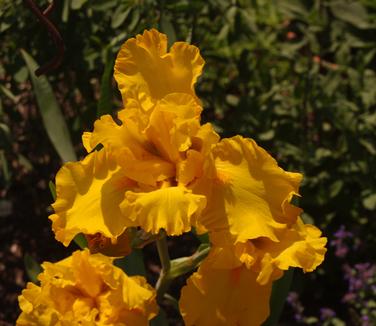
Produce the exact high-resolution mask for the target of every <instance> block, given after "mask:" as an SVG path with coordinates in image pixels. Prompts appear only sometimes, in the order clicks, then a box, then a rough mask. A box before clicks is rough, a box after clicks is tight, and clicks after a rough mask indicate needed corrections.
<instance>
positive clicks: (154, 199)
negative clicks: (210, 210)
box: [120, 187, 206, 235]
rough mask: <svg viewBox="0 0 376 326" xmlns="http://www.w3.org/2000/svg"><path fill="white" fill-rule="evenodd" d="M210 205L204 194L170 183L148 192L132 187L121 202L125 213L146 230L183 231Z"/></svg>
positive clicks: (188, 228)
mask: <svg viewBox="0 0 376 326" xmlns="http://www.w3.org/2000/svg"><path fill="white" fill-rule="evenodd" d="M205 205H206V199H205V197H204V196H201V195H195V194H192V193H191V192H190V191H189V190H187V189H185V188H183V187H168V188H163V189H158V190H155V191H151V192H147V193H136V192H132V191H128V192H126V194H125V199H124V201H123V202H122V203H121V205H120V206H121V210H122V212H123V214H124V215H126V216H128V218H130V219H132V221H133V222H134V223H135V225H137V226H141V227H142V228H143V229H144V230H145V231H146V232H151V233H154V234H156V233H158V231H159V230H160V229H164V230H165V231H166V232H167V234H168V235H180V234H182V233H183V232H188V231H189V230H190V229H191V220H192V218H194V217H195V216H196V215H198V214H200V213H201V211H202V210H203V208H204V207H205Z"/></svg>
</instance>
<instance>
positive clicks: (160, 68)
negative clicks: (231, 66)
mask: <svg viewBox="0 0 376 326" xmlns="http://www.w3.org/2000/svg"><path fill="white" fill-rule="evenodd" d="M203 65H204V60H203V59H202V57H201V56H200V52H199V49H198V48H196V47H195V46H193V45H189V44H187V43H185V42H177V43H175V44H174V45H173V46H172V47H171V50H170V52H167V37H166V35H164V34H162V33H159V32H158V31H157V30H155V29H152V30H150V31H147V30H146V31H145V32H144V33H143V34H142V35H137V36H136V38H131V39H129V40H127V41H126V42H125V43H124V44H123V46H122V47H121V49H120V52H119V54H118V56H117V59H116V62H115V73H114V76H115V79H116V81H117V83H118V86H119V89H120V92H121V94H122V97H123V101H124V103H127V102H128V101H130V100H131V99H134V98H136V99H138V98H139V96H138V94H140V93H146V94H148V95H149V96H150V97H151V98H152V99H154V100H160V99H162V98H163V97H164V96H166V95H167V94H169V93H186V94H190V95H192V96H193V97H194V98H195V99H196V100H197V102H199V100H198V99H197V97H196V95H195V92H194V88H193V87H194V84H195V82H196V80H197V78H198V76H199V75H200V74H201V71H202V67H203Z"/></svg>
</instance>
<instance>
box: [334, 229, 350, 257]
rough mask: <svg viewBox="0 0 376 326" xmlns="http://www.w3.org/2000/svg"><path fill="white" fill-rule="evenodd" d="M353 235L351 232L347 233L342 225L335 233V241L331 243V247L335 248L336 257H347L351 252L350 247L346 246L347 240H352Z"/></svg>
mask: <svg viewBox="0 0 376 326" xmlns="http://www.w3.org/2000/svg"><path fill="white" fill-rule="evenodd" d="M352 237H353V234H352V233H351V232H349V231H346V229H345V226H344V225H341V226H340V228H339V229H338V230H337V231H336V232H335V233H334V238H335V239H334V240H332V241H331V242H330V245H331V246H332V247H334V248H335V253H334V254H335V255H336V256H337V257H339V258H344V257H346V255H347V253H348V252H349V247H348V245H347V244H346V242H345V240H346V239H348V238H352Z"/></svg>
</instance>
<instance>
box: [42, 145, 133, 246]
mask: <svg viewBox="0 0 376 326" xmlns="http://www.w3.org/2000/svg"><path fill="white" fill-rule="evenodd" d="M133 186H134V182H133V181H131V180H129V179H128V178H127V177H126V176H125V175H124V174H123V173H122V172H121V170H120V167H119V166H118V165H117V164H116V161H115V159H114V158H113V157H111V155H109V154H107V153H106V151H105V149H102V150H100V151H95V152H93V153H91V154H89V155H88V156H87V157H86V158H85V159H84V160H83V161H80V162H75V163H67V164H65V165H64V166H63V167H62V168H61V169H60V170H59V172H58V173H57V175H56V193H57V199H56V201H55V203H53V204H52V207H53V208H54V211H55V214H52V215H50V217H49V218H50V219H51V220H52V229H53V231H54V232H55V236H56V239H57V240H59V241H61V242H62V243H63V244H64V245H66V246H67V245H69V243H70V241H71V240H72V239H73V237H74V236H75V235H76V234H78V233H80V232H82V233H85V234H96V233H101V234H102V235H103V236H105V237H107V238H110V239H112V240H113V241H116V238H117V237H118V236H119V235H120V234H122V233H123V231H124V229H125V228H126V227H127V226H131V223H130V220H129V219H127V217H126V216H124V215H123V214H122V213H121V211H120V208H119V204H120V203H121V201H122V200H123V199H124V194H125V192H126V190H128V189H130V188H132V187H133Z"/></svg>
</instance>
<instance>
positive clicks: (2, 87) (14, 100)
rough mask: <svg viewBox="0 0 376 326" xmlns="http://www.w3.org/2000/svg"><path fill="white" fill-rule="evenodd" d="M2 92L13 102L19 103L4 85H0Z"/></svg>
mask: <svg viewBox="0 0 376 326" xmlns="http://www.w3.org/2000/svg"><path fill="white" fill-rule="evenodd" d="M0 90H1V91H2V92H3V93H4V95H5V96H6V97H7V98H9V99H10V100H11V101H12V102H14V103H16V102H17V97H16V96H15V95H14V94H13V93H12V91H11V90H9V89H8V88H6V87H5V86H3V85H0Z"/></svg>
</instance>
